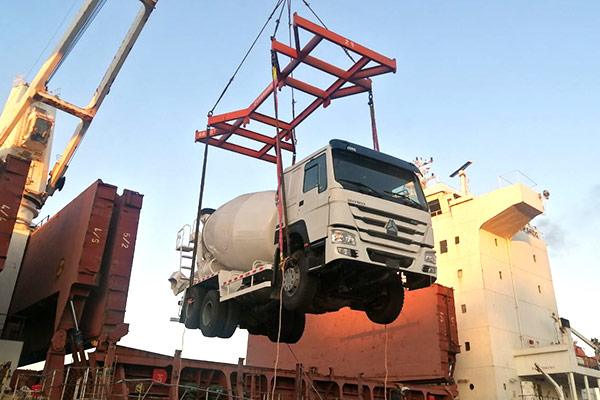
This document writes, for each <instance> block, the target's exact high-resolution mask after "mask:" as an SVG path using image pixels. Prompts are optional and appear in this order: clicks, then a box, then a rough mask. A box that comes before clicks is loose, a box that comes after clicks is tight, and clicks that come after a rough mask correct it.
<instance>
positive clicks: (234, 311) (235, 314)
mask: <svg viewBox="0 0 600 400" xmlns="http://www.w3.org/2000/svg"><path fill="white" fill-rule="evenodd" d="M223 305H224V306H225V308H226V309H227V314H226V315H227V318H226V319H225V323H224V324H223V329H221V332H219V333H218V334H217V336H218V337H220V338H223V339H229V338H230V337H232V336H233V334H234V333H235V330H236V329H237V326H238V325H239V323H240V305H239V303H238V302H237V301H235V300H229V301H226V302H225V303H224V304H223Z"/></svg>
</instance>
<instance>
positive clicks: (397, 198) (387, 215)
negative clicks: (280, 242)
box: [283, 140, 437, 323]
mask: <svg viewBox="0 0 600 400" xmlns="http://www.w3.org/2000/svg"><path fill="white" fill-rule="evenodd" d="M418 172H419V171H418V169H417V167H415V166H414V165H413V164H411V163H408V162H405V161H402V160H400V159H397V158H395V157H391V156H389V155H386V154H383V153H380V152H377V151H374V150H371V149H368V148H365V147H363V146H359V145H356V144H352V143H349V142H346V141H342V140H332V141H331V142H330V143H329V145H328V146H326V147H325V148H323V149H321V150H319V151H317V152H315V153H314V154H312V155H311V156H309V157H307V158H306V159H305V160H302V161H300V162H299V163H297V164H296V165H294V166H293V167H290V168H288V169H287V170H286V171H285V172H284V176H285V184H286V187H285V189H286V190H285V193H286V200H287V202H286V206H287V217H288V224H289V225H288V236H289V237H290V240H291V242H292V246H291V248H292V254H294V253H295V252H297V251H299V250H302V252H303V254H302V255H297V256H296V257H298V256H300V257H302V260H301V263H302V264H305V265H304V266H303V267H302V268H304V269H306V272H308V274H301V273H300V272H301V269H302V268H290V269H289V272H288V269H286V270H285V271H284V276H283V284H284V305H288V306H291V307H290V308H294V307H296V306H297V307H298V308H300V309H305V310H308V311H312V312H324V311H332V310H337V309H339V308H340V307H343V306H350V307H351V308H354V309H360V310H365V311H367V314H368V315H369V317H370V318H371V319H372V320H373V321H374V322H379V323H389V322H392V321H393V320H395V319H396V317H397V315H398V313H399V312H400V309H401V307H402V304H401V300H400V299H396V300H399V302H396V307H394V310H391V309H390V310H387V312H383V310H381V312H379V313H376V312H374V310H370V308H371V307H370V306H369V300H372V299H373V298H377V296H378V293H380V292H381V287H382V285H381V283H386V282H388V281H393V282H395V283H394V285H396V290H398V291H399V292H402V290H401V289H402V287H406V288H408V289H416V288H421V287H425V286H429V285H430V284H431V283H433V282H434V281H435V279H436V272H437V270H436V258H435V251H434V250H433V232H432V228H431V216H430V214H429V210H428V207H427V202H426V200H425V196H424V194H423V191H422V189H421V185H420V182H419V178H418V176H417V173H418ZM294 269H295V270H294ZM302 275H307V277H308V279H309V280H310V281H311V282H310V283H311V285H312V286H316V287H317V290H315V293H314V296H313V293H312V291H313V290H309V289H306V292H305V293H304V294H303V299H302V301H300V299H299V300H298V301H295V300H292V297H294V294H295V293H292V292H290V290H292V289H294V288H296V289H298V288H299V289H301V290H302V289H304V288H302V287H301V286H302V285H301V282H300V280H301V278H302ZM383 286H385V285H383ZM311 296H313V297H312V298H310V297H311ZM290 303H291V304H290ZM370 311H371V312H370ZM384 314H385V315H384Z"/></svg>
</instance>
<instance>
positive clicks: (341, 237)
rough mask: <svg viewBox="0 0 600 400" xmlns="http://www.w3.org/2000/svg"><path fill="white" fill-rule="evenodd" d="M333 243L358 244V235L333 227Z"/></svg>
mask: <svg viewBox="0 0 600 400" xmlns="http://www.w3.org/2000/svg"><path fill="white" fill-rule="evenodd" d="M331 243H335V244H346V245H348V246H356V235H355V234H353V233H350V232H346V231H343V230H341V229H333V230H332V231H331Z"/></svg>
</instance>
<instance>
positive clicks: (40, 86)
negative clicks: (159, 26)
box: [0, 0, 158, 333]
mask: <svg viewBox="0 0 600 400" xmlns="http://www.w3.org/2000/svg"><path fill="white" fill-rule="evenodd" d="M105 1H106V0H84V2H83V5H82V7H81V9H80V10H79V12H78V14H77V16H76V17H75V19H74V21H73V23H72V24H71V26H70V27H69V29H67V31H66V33H65V34H64V36H63V37H62V39H61V40H60V42H59V44H58V45H57V47H56V49H55V50H54V52H53V53H52V54H51V55H50V56H49V57H48V59H47V60H46V62H44V64H43V65H42V67H41V68H40V70H39V71H38V73H37V74H36V75H35V77H34V78H33V80H32V81H31V83H29V84H27V83H25V82H24V81H19V82H17V83H16V85H15V86H14V87H13V89H12V90H11V92H10V94H9V96H8V100H7V101H6V104H5V106H4V109H3V110H2V114H0V160H4V159H6V158H7V157H8V156H9V155H13V156H16V157H19V158H21V159H25V160H28V161H30V162H31V164H30V168H29V172H28V177H27V182H26V184H25V189H24V190H23V197H22V199H21V204H20V207H19V211H18V214H17V221H16V223H15V225H14V230H13V232H12V235H11V239H10V245H9V248H8V251H7V255H6V261H5V268H4V269H3V270H2V271H0V287H1V288H2V290H0V333H1V332H2V330H3V329H4V325H5V320H6V316H7V313H8V308H9V306H10V302H11V298H12V294H13V291H14V287H15V283H16V280H17V277H18V275H19V270H20V268H21V262H22V260H23V254H24V252H25V248H26V245H27V241H28V238H29V234H30V233H31V231H32V227H31V225H32V224H31V222H32V221H33V219H34V218H35V217H36V216H37V215H38V213H39V210H40V209H41V208H42V206H43V205H44V202H45V201H46V199H47V198H48V196H51V195H52V194H53V193H54V192H55V191H56V190H57V189H58V190H60V189H61V188H62V185H63V182H64V175H65V172H66V170H67V168H68V166H69V162H70V161H71V159H72V158H73V155H74V154H75V151H76V150H77V148H78V147H79V145H80V144H81V141H82V140H83V137H84V136H85V133H86V132H87V130H88V128H89V127H90V124H91V122H92V120H93V119H94V117H95V115H96V113H97V112H98V109H99V108H100V106H101V105H102V102H103V101H104V98H105V97H106V95H107V94H108V93H109V91H110V87H111V85H112V83H113V82H114V80H115V78H116V77H117V75H118V74H119V71H120V70H121V67H122V66H123V63H124V62H125V59H126V58H127V56H128V55H129V52H130V51H131V49H132V47H133V45H134V43H135V42H136V40H137V39H138V37H139V35H140V32H141V31H142V29H143V27H144V25H145V24H146V21H147V20H148V18H149V17H150V14H151V13H152V11H153V10H154V8H155V6H156V3H157V1H158V0H139V1H140V2H141V3H142V7H141V8H140V11H139V12H138V14H137V16H136V17H135V19H134V21H133V22H132V25H131V27H130V29H129V31H128V32H127V34H126V36H125V38H124V40H123V42H122V43H121V46H120V47H119V48H118V50H117V52H116V54H115V55H114V58H113V60H112V62H111V64H110V65H109V67H108V69H107V70H106V72H105V73H104V76H103V78H102V80H101V81H100V83H99V85H98V87H97V88H96V91H95V92H94V94H93V96H92V98H91V99H90V101H89V102H88V104H87V105H85V106H79V105H76V104H72V103H70V102H68V101H66V100H63V99H61V98H59V97H58V96H57V95H55V94H53V93H51V92H49V91H48V82H49V81H50V80H51V79H52V77H53V76H54V75H55V74H56V72H57V71H58V70H59V68H60V66H61V65H62V63H63V62H64V61H65V59H66V58H67V57H68V55H69V53H70V52H71V50H72V49H73V48H74V46H75V45H76V44H77V41H78V40H79V38H80V37H81V36H82V34H83V33H84V32H85V30H86V29H87V27H88V26H89V25H90V23H91V22H92V21H93V20H94V18H95V16H96V15H97V13H98V11H99V10H100V8H101V7H102V6H103V5H104V3H105ZM56 110H61V111H63V112H65V113H67V114H70V115H72V116H75V117H76V118H79V120H80V122H79V124H78V125H77V127H76V128H75V131H74V132H73V134H72V136H71V138H70V140H69V141H68V143H67V145H66V148H65V150H64V151H63V154H62V156H61V158H60V159H59V160H58V162H56V164H55V165H54V167H53V168H52V170H51V171H50V172H48V171H49V166H50V154H51V150H52V141H53V136H54V125H55V114H56Z"/></svg>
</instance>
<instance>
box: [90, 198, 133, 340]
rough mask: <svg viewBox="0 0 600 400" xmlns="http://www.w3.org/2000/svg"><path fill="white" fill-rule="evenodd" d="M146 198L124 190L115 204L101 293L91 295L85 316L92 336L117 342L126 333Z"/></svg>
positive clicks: (101, 280) (100, 284)
mask: <svg viewBox="0 0 600 400" xmlns="http://www.w3.org/2000/svg"><path fill="white" fill-rule="evenodd" d="M142 199H143V196H142V195H141V194H139V193H137V192H133V191H130V190H124V192H123V194H122V195H121V196H118V197H117V199H116V201H115V208H114V211H113V216H112V221H111V225H110V232H109V235H108V243H107V245H106V252H105V255H104V259H103V263H102V274H101V279H100V281H99V287H100V290H97V291H94V292H92V294H91V295H90V298H89V299H88V301H87V303H86V307H85V308H84V312H83V315H82V328H81V329H82V330H83V331H84V332H85V333H86V335H87V336H89V337H94V338H100V341H102V340H103V338H102V336H105V337H106V338H105V339H104V340H106V339H110V340H114V341H116V340H118V339H120V338H121V337H122V336H124V335H125V334H126V333H127V330H128V329H127V324H124V322H123V321H124V320H125V306H126V304H127V294H128V292H129V280H130V277H131V266H132V264H133V255H134V250H135V243H136V238H137V229H138V222H139V219H140V212H141V209H142Z"/></svg>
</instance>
